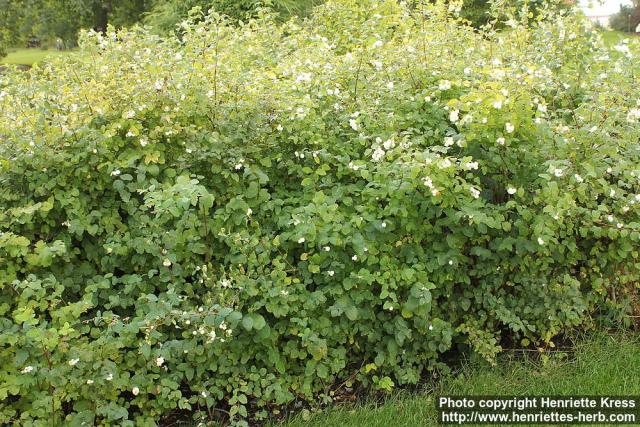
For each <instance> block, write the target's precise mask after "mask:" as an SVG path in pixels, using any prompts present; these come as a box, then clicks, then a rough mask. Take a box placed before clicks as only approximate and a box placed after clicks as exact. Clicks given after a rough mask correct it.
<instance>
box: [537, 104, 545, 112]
mask: <svg viewBox="0 0 640 427" xmlns="http://www.w3.org/2000/svg"><path fill="white" fill-rule="evenodd" d="M538 111H540V112H541V113H546V112H547V106H546V105H543V104H538Z"/></svg>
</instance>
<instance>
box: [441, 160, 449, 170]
mask: <svg viewBox="0 0 640 427" xmlns="http://www.w3.org/2000/svg"><path fill="white" fill-rule="evenodd" d="M451 165H452V163H451V160H449V159H444V160H442V161H441V162H440V169H446V168H448V167H450V166H451Z"/></svg>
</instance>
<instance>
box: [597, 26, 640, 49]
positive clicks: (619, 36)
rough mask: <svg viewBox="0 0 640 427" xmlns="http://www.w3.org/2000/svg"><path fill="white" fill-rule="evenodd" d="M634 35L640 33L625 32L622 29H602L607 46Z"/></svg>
mask: <svg viewBox="0 0 640 427" xmlns="http://www.w3.org/2000/svg"><path fill="white" fill-rule="evenodd" d="M634 37H638V35H636V34H635V33H634V34H630V33H623V32H622V31H609V30H604V31H602V38H603V39H604V42H605V44H606V45H607V46H613V45H616V44H618V43H619V42H621V41H622V40H624V39H632V38H634Z"/></svg>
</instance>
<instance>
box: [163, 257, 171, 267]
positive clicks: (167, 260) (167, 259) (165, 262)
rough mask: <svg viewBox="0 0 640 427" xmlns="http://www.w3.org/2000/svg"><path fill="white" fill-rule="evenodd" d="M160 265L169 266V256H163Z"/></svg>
mask: <svg viewBox="0 0 640 427" xmlns="http://www.w3.org/2000/svg"><path fill="white" fill-rule="evenodd" d="M162 265H164V266H165V267H169V266H170V265H171V261H170V260H169V258H165V259H164V261H162Z"/></svg>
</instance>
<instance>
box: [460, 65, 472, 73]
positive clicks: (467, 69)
mask: <svg viewBox="0 0 640 427" xmlns="http://www.w3.org/2000/svg"><path fill="white" fill-rule="evenodd" d="M462 71H463V72H464V73H465V74H471V68H469V67H467V68H465V69H464V70H462Z"/></svg>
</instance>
